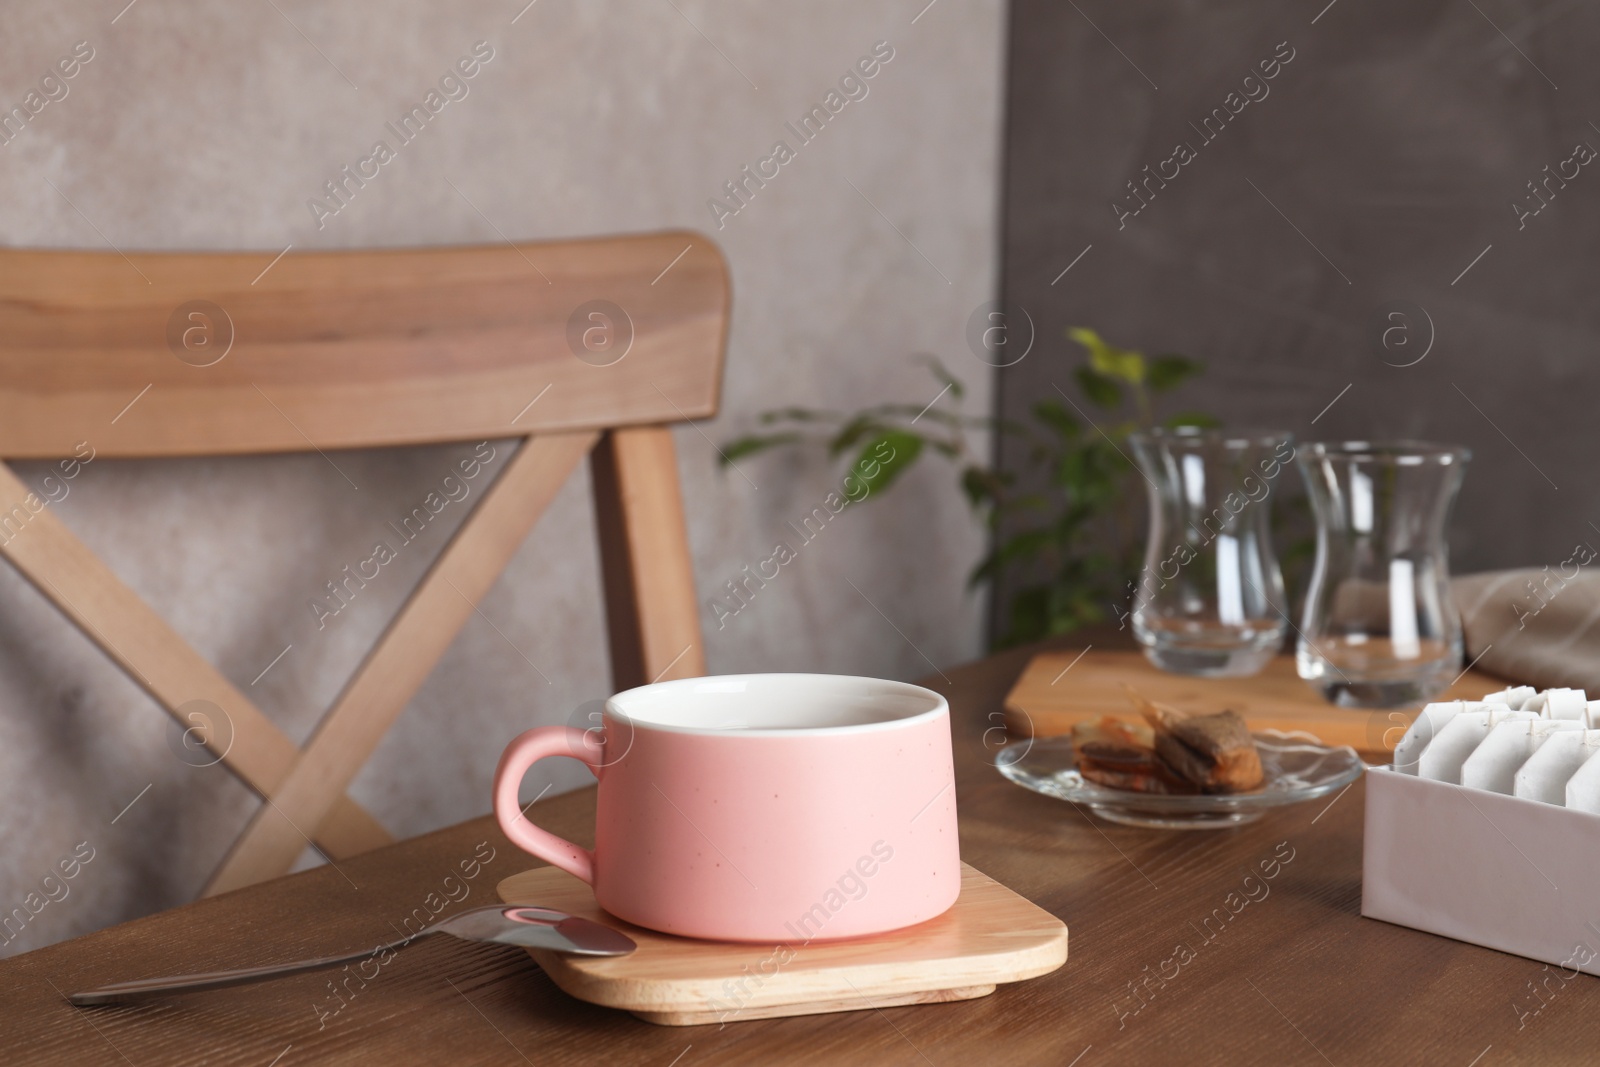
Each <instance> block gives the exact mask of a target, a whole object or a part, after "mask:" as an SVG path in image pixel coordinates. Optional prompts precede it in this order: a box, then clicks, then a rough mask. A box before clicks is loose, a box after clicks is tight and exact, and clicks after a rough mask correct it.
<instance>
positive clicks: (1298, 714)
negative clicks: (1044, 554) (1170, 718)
mask: <svg viewBox="0 0 1600 1067" xmlns="http://www.w3.org/2000/svg"><path fill="white" fill-rule="evenodd" d="M1078 655H1079V654H1078V653H1077V652H1072V651H1067V652H1041V653H1040V654H1039V655H1037V656H1035V657H1033V659H1032V660H1031V661H1029V663H1028V666H1027V669H1025V670H1024V671H1023V672H1022V676H1021V677H1020V678H1018V679H1017V683H1016V685H1014V686H1012V687H1011V692H1010V693H1008V694H1006V704H1005V708H1006V728H1007V732H1008V733H1009V734H1010V735H1011V736H1012V737H1013V738H1016V739H1021V738H1025V737H1035V736H1036V737H1052V736H1055V735H1056V734H1065V733H1070V732H1072V727H1073V724H1075V723H1079V722H1082V721H1084V720H1086V719H1089V720H1093V719H1098V718H1100V717H1101V716H1102V715H1114V716H1117V717H1119V718H1130V719H1131V718H1137V717H1138V712H1136V711H1135V710H1134V708H1133V705H1132V704H1131V703H1130V702H1129V700H1128V691H1127V689H1125V688H1124V685H1125V684H1126V685H1129V686H1132V687H1133V688H1134V689H1135V690H1137V691H1138V692H1139V694H1140V695H1141V696H1143V697H1145V698H1146V699H1147V700H1153V701H1156V702H1158V703H1162V704H1170V705H1171V706H1173V707H1175V708H1177V709H1179V710H1181V711H1194V712H1200V713H1208V712H1214V711H1222V710H1224V709H1226V708H1232V709H1233V710H1234V711H1237V712H1238V713H1239V714H1240V715H1242V716H1244V718H1245V721H1246V722H1248V723H1249V724H1250V728H1251V729H1253V730H1284V731H1289V730H1302V731H1304V732H1306V733H1309V734H1314V735H1315V736H1316V737H1317V738H1319V739H1320V740H1321V741H1322V743H1323V744H1325V745H1349V746H1350V747H1351V748H1355V749H1360V750H1362V751H1366V752H1392V751H1394V746H1395V744H1396V743H1397V742H1398V741H1399V740H1400V738H1401V737H1402V736H1404V734H1405V731H1406V727H1408V726H1410V725H1411V720H1412V719H1414V718H1416V716H1417V709H1416V708H1396V709H1392V710H1368V709H1364V708H1341V707H1336V706H1334V705H1332V704H1329V703H1327V702H1326V701H1324V700H1323V699H1322V698H1321V697H1319V696H1318V695H1317V694H1316V692H1314V691H1313V690H1312V688H1311V687H1310V686H1309V685H1307V684H1306V683H1305V682H1304V681H1302V680H1301V678H1300V676H1299V675H1298V674H1297V673H1296V672H1295V666H1294V658H1293V657H1291V656H1278V657H1277V658H1275V659H1273V660H1272V661H1271V662H1270V663H1268V664H1267V666H1266V669H1265V670H1263V671H1262V672H1261V673H1260V674H1257V675H1255V676H1253V677H1250V678H1193V677H1190V676H1188V675H1182V674H1168V673H1166V672H1165V671H1162V670H1160V669H1158V668H1156V667H1155V666H1153V665H1152V664H1151V663H1150V661H1149V660H1147V659H1145V658H1144V654H1143V653H1141V652H1122V651H1115V652H1102V651H1095V650H1094V649H1090V650H1089V651H1088V652H1085V653H1083V658H1082V659H1078ZM1074 660H1077V662H1076V663H1073V661H1074ZM1504 684H1505V683H1503V682H1501V681H1499V680H1498V679H1495V678H1491V677H1489V676H1488V675H1484V674H1479V673H1478V672H1476V671H1467V672H1465V673H1464V674H1462V676H1461V677H1460V678H1458V679H1457V680H1456V682H1455V684H1453V685H1452V686H1451V687H1450V688H1449V690H1448V691H1446V693H1445V694H1444V695H1443V696H1441V697H1439V698H1437V699H1440V700H1477V699H1478V698H1479V697H1481V696H1483V695H1484V694H1485V693H1491V692H1494V691H1495V690H1496V689H1500V688H1503V687H1504Z"/></svg>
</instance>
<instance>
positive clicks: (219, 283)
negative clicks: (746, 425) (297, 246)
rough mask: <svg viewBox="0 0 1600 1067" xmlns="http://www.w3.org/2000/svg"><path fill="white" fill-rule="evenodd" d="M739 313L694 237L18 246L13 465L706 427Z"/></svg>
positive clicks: (13, 300) (7, 283) (0, 415)
mask: <svg viewBox="0 0 1600 1067" xmlns="http://www.w3.org/2000/svg"><path fill="white" fill-rule="evenodd" d="M269 264H270V266H269ZM727 321H728V281H727V272H726V269H725V266H724V264H723V260H722V257H721V255H720V254H719V253H718V251H717V249H716V246H715V245H713V244H712V243H711V242H709V241H707V240H706V239H704V238H702V237H700V236H698V235H695V234H689V233H662V234H651V235H648V236H642V237H622V238H604V239H597V240H581V241H564V242H556V243H541V244H522V245H515V246H513V245H509V244H502V245H483V246H477V247H467V248H429V249H415V250H409V249H408V250H394V251H354V252H316V253H308V254H299V253H295V252H294V251H293V250H292V248H291V250H290V251H289V253H288V254H287V255H286V256H284V257H283V259H282V260H281V261H278V262H273V261H272V255H271V254H270V253H263V254H253V253H156V254H145V253H136V254H130V255H126V256H124V255H118V254H113V253H102V252H55V251H5V252H3V253H0V352H3V356H4V358H3V359H0V456H5V457H10V458H22V457H42V456H63V455H70V454H71V452H72V448H73V445H74V444H76V443H77V442H78V441H82V440H85V439H86V438H87V439H90V440H91V442H92V443H93V444H94V446H95V448H96V449H97V452H98V453H99V454H104V455H111V456H139V455H145V456H148V455H190V454H218V453H227V452H278V451H299V450H303V449H305V448H307V447H308V442H314V443H315V446H316V447H318V448H322V449H332V448H354V447H360V446H365V445H382V444H401V443H419V442H427V441H449V440H465V439H468V438H472V439H482V438H483V437H486V436H506V435H513V434H525V433H529V432H535V433H537V432H542V431H549V430H557V429H560V430H571V429H580V428H609V427H616V426H627V425H639V424H649V423H666V422H674V421H680V420H684V419H689V418H701V417H704V416H707V415H711V414H713V413H714V412H715V410H716V403H717V390H718V385H719V383H720V377H721V368H722V350H723V343H724V337H725V333H726V329H727ZM619 357H620V358H619ZM613 360H615V362H613ZM546 387H548V390H549V391H548V393H547V394H546V395H544V396H543V397H542V398H541V399H540V400H539V402H538V404H536V405H535V406H534V407H533V408H532V409H530V410H528V411H527V412H526V413H525V414H523V413H522V412H521V409H522V408H523V405H525V404H526V403H527V402H528V401H529V400H530V399H532V398H533V397H534V396H535V395H537V394H539V393H540V392H541V391H543V390H545V389H546ZM141 393H142V394H143V395H141V396H140V399H139V402H138V404H136V405H135V406H134V407H132V408H131V409H129V410H127V411H126V412H124V411H123V409H124V407H125V406H126V405H127V404H128V403H129V401H130V400H131V399H133V397H134V396H135V395H139V394H141ZM119 414H120V417H118V416H119ZM519 414H521V417H520V418H518V416H519ZM113 418H116V425H115V432H106V431H105V430H104V429H103V428H104V427H105V426H106V425H107V423H109V422H110V421H111V420H112V419H113Z"/></svg>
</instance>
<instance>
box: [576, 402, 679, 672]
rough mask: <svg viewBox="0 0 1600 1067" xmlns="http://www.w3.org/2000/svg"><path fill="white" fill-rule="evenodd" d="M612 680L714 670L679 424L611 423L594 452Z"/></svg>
mask: <svg viewBox="0 0 1600 1067" xmlns="http://www.w3.org/2000/svg"><path fill="white" fill-rule="evenodd" d="M589 470H590V474H591V476H592V479H593V483H594V507H595V524H596V526H597V527H598V528H599V531H598V532H599V540H600V562H601V574H602V578H603V580H604V584H605V597H606V629H607V633H608V635H609V637H610V645H611V678H612V684H613V685H614V686H615V687H616V688H617V689H619V690H622V689H631V688H633V687H634V686H639V685H646V684H648V683H651V682H656V681H661V680H663V679H668V678H697V677H699V676H701V675H703V674H705V673H706V660H705V646H704V642H703V641H702V639H701V635H700V616H699V607H698V605H697V604H696V602H695V591H694V569H693V565H692V562H691V559H690V555H689V534H688V529H687V527H686V525H685V523H684V516H683V494H682V492H681V491H680V489H679V485H678V461H677V454H676V452H675V451H674V449H673V445H672V430H671V429H670V428H668V427H666V426H639V427H631V428H627V429H618V430H611V431H609V432H608V433H606V435H605V436H604V437H603V438H602V439H601V441H600V444H599V445H598V446H597V447H596V448H595V450H594V452H593V453H591V454H590V457H589Z"/></svg>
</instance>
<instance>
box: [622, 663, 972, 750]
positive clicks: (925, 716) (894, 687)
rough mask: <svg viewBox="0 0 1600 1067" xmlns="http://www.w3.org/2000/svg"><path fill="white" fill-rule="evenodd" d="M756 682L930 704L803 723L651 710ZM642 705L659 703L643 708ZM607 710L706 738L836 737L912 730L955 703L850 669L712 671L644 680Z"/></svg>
mask: <svg viewBox="0 0 1600 1067" xmlns="http://www.w3.org/2000/svg"><path fill="white" fill-rule="evenodd" d="M752 685H759V686H761V687H762V688H763V689H769V688H772V687H775V688H776V689H778V690H779V691H783V690H787V691H788V692H789V693H790V694H793V693H794V692H795V691H796V690H797V689H799V688H800V687H810V688H812V689H814V690H815V691H816V696H817V698H818V701H819V702H826V701H827V700H829V699H834V700H841V699H842V700H845V701H848V700H849V699H850V698H851V697H855V698H857V699H861V698H867V699H871V698H883V697H898V698H900V699H901V700H903V701H908V702H909V701H920V702H922V703H925V704H927V705H928V706H927V707H926V708H925V709H924V710H921V711H917V710H914V709H913V710H910V711H909V713H905V711H903V710H902V711H893V712H891V711H889V710H888V709H885V713H884V715H883V717H882V718H878V719H875V720H873V721H869V722H853V723H846V724H838V723H823V724H819V725H798V726H759V727H749V726H745V725H742V724H741V723H740V722H739V721H738V720H724V721H722V722H720V723H701V724H691V723H685V722H672V721H662V719H661V718H657V717H652V715H651V712H656V713H659V712H660V711H662V710H664V707H663V706H665V705H668V704H669V702H670V703H671V705H673V706H677V707H682V706H683V702H684V701H686V700H689V699H692V698H694V697H696V696H701V697H704V696H712V695H715V694H732V693H749V692H750V691H751V686H752ZM851 690H855V692H851ZM642 704H647V705H656V706H655V707H649V706H645V707H641V705H642ZM605 710H606V714H607V715H608V716H610V717H612V718H615V719H617V720H619V721H621V722H624V723H627V724H628V725H629V726H631V727H633V728H635V729H640V730H656V731H660V732H664V733H677V734H693V735H699V736H706V737H834V736H849V735H854V734H865V733H878V732H882V731H887V730H903V729H909V728H911V727H914V726H916V725H919V724H921V723H925V722H928V721H930V720H933V719H937V718H939V717H940V716H943V715H948V714H949V711H950V705H949V703H948V702H947V701H946V700H945V698H944V697H943V696H942V695H941V694H939V693H936V692H934V691H933V690H932V689H925V688H923V687H922V686H920V685H912V684H911V683H910V682H896V681H891V680H889V679H885V678H865V677H858V676H854V675H846V674H724V675H708V676H706V677H703V678H678V679H675V680H673V681H670V682H656V683H654V684H652V685H642V686H639V687H638V688H635V689H629V690H626V691H624V692H621V693H618V694H617V695H616V696H614V697H612V698H611V699H609V700H607V701H606V704H605Z"/></svg>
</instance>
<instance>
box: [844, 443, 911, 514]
mask: <svg viewBox="0 0 1600 1067" xmlns="http://www.w3.org/2000/svg"><path fill="white" fill-rule="evenodd" d="M921 454H922V438H920V437H918V436H917V435H916V434H914V433H907V432H906V431H905V430H885V431H884V432H883V433H880V434H879V435H878V436H877V437H874V438H873V439H872V440H871V441H868V442H867V445H866V447H865V448H863V449H862V450H861V454H860V455H858V456H857V457H856V461H855V464H854V465H853V466H852V467H851V468H850V470H851V473H852V474H854V475H855V476H856V477H858V478H860V479H861V481H862V482H864V483H865V484H866V486H867V493H868V495H869V496H870V495H876V494H878V493H881V492H883V491H884V490H885V489H888V488H889V486H891V485H893V484H894V482H895V480H896V479H897V478H899V477H900V475H902V474H904V473H905V471H906V470H907V468H909V467H910V466H911V465H912V464H913V463H915V462H916V461H917V457H918V456H920V455H921ZM862 499H863V500H865V499H866V497H863V498H862Z"/></svg>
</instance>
